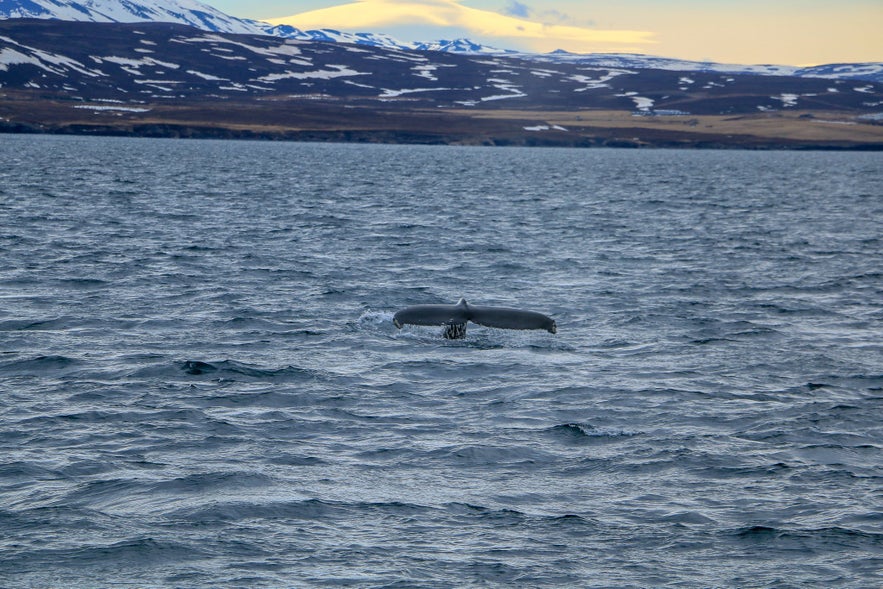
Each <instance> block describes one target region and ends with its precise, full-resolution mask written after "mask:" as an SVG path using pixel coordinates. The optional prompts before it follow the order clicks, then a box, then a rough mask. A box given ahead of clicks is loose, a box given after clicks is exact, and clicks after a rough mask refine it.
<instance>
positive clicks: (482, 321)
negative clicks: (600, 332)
mask: <svg viewBox="0 0 883 589" xmlns="http://www.w3.org/2000/svg"><path fill="white" fill-rule="evenodd" d="M469 321H472V322H473V323H476V324H478V325H483V326H485V327H496V328H500V329H545V330H546V331H548V332H549V333H557V331H558V327H557V325H556V324H555V321H554V320H553V319H552V318H551V317H548V316H546V315H543V314H542V313H537V312H536V311H524V310H522V309H511V308H508V307H480V306H474V305H470V304H469V303H467V302H466V299H460V300H459V302H457V304H456V305H414V306H412V307H407V308H405V309H402V310H401V311H399V312H398V313H396V314H395V315H394V316H393V318H392V322H393V324H395V326H396V327H397V328H399V329H401V328H402V326H403V325H439V326H444V328H445V331H444V337H445V338H446V339H462V338H464V337H466V323H467V322H469Z"/></svg>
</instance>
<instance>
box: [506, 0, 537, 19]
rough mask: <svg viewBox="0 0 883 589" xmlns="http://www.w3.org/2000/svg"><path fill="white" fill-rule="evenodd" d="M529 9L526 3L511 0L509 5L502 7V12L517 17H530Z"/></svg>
mask: <svg viewBox="0 0 883 589" xmlns="http://www.w3.org/2000/svg"><path fill="white" fill-rule="evenodd" d="M530 13H531V9H530V6H528V5H527V4H522V3H521V2H516V1H515V0H512V1H511V2H509V5H508V6H507V7H506V8H504V9H503V14H508V15H509V16H514V17H517V18H530Z"/></svg>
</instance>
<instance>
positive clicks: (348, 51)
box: [0, 19, 883, 115]
mask: <svg viewBox="0 0 883 589" xmlns="http://www.w3.org/2000/svg"><path fill="white" fill-rule="evenodd" d="M13 88H19V89H34V90H36V89H39V90H41V91H42V92H43V93H44V94H45V95H47V96H50V95H51V96H63V97H66V98H68V99H77V100H94V99H102V100H115V101H120V102H123V103H137V102H150V101H154V100H168V99H188V100H204V99H207V98H210V97H211V98H223V97H226V98H241V97H245V96H249V97H255V98H271V97H272V98H274V99H286V100H291V99H310V100H327V101H335V102H348V103H353V104H373V105H379V104H383V105H385V106H390V105H399V106H404V107H408V108H415V107H421V108H478V109H499V108H519V109H559V110H561V109H566V110H577V109H587V108H601V109H613V110H624V111H637V112H640V113H646V114H654V113H657V114H658V113H666V114H673V113H674V114H677V113H680V114H687V113H689V114H715V115H722V114H745V113H757V112H767V111H773V110H787V109H796V108H800V109H809V110H835V111H836V110H840V111H848V112H856V113H868V112H874V108H876V109H877V110H880V108H879V105H880V104H883V93H881V89H883V86H881V85H876V84H873V83H865V82H862V83H856V82H850V81H843V80H823V79H815V78H797V77H793V76H756V75H745V74H738V73H733V74H719V73H714V72H701V71H698V72H677V71H668V70H659V69H631V68H625V67H611V66H597V65H587V64H584V63H551V62H550V63H543V64H539V63H537V62H536V61H532V60H525V59H520V58H518V57H512V56H508V55H490V56H486V55H460V54H455V53H444V52H432V51H410V50H403V49H389V48H386V47H369V46H364V45H352V44H346V43H327V42H316V41H304V40H294V39H280V38H278V37H270V36H266V35H231V34H227V33H216V32H208V31H202V30H198V29H195V28H192V27H187V26H183V25H175V24H165V23H135V24H117V23H88V22H69V21H52V20H26V19H13V20H5V21H0V89H2V90H10V89H13ZM869 105H877V106H876V107H874V106H869Z"/></svg>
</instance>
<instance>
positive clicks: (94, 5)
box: [0, 0, 270, 34]
mask: <svg viewBox="0 0 883 589" xmlns="http://www.w3.org/2000/svg"><path fill="white" fill-rule="evenodd" d="M0 18H42V19H53V20H68V21H85V22H121V23H131V22H172V23H178V24H182V25H190V26H192V27H196V28H198V29H203V30H207V31H215V32H220V33H242V34H262V33H264V31H265V29H266V28H268V27H269V26H270V25H268V24H267V23H260V22H257V21H252V20H245V19H241V18H236V17H235V16H230V15H228V14H225V13H223V12H221V11H220V10H217V9H216V8H212V7H211V6H208V5H207V4H203V3H202V2H198V1H197V0H159V1H158V0H140V1H134V0H0Z"/></svg>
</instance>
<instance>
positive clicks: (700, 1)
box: [203, 0, 883, 66]
mask: <svg viewBox="0 0 883 589" xmlns="http://www.w3.org/2000/svg"><path fill="white" fill-rule="evenodd" d="M203 1H204V2H206V3H207V4H210V5H212V6H214V7H216V8H218V9H220V10H223V11H224V12H227V13H229V14H232V15H235V16H239V17H246V18H254V19H258V20H267V21H270V22H275V23H281V22H284V23H286V24H291V25H293V26H295V27H298V28H301V29H315V28H333V29H339V30H343V31H350V32H373V33H387V34H390V35H392V36H393V37H395V38H397V39H399V40H401V41H433V40H437V39H442V38H456V37H467V38H469V39H472V40H473V41H478V42H481V43H484V44H486V45H491V46H494V47H500V48H506V49H519V50H525V51H535V52H547V51H554V50H556V49H564V50H567V51H572V52H577V53H590V52H608V53H616V52H622V53H645V54H650V55H657V56H661V57H673V58H680V59H691V60H699V61H706V60H707V61H716V62H723V63H739V64H762V63H763V64H767V63H772V64H781V65H800V66H805V65H818V64H825V63H841V62H867V61H877V62H883V33H881V31H883V0H836V1H834V0H615V1H606V2H599V1H592V0H588V1H587V0H268V1H263V2H260V3H256V2H254V0H203Z"/></svg>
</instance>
